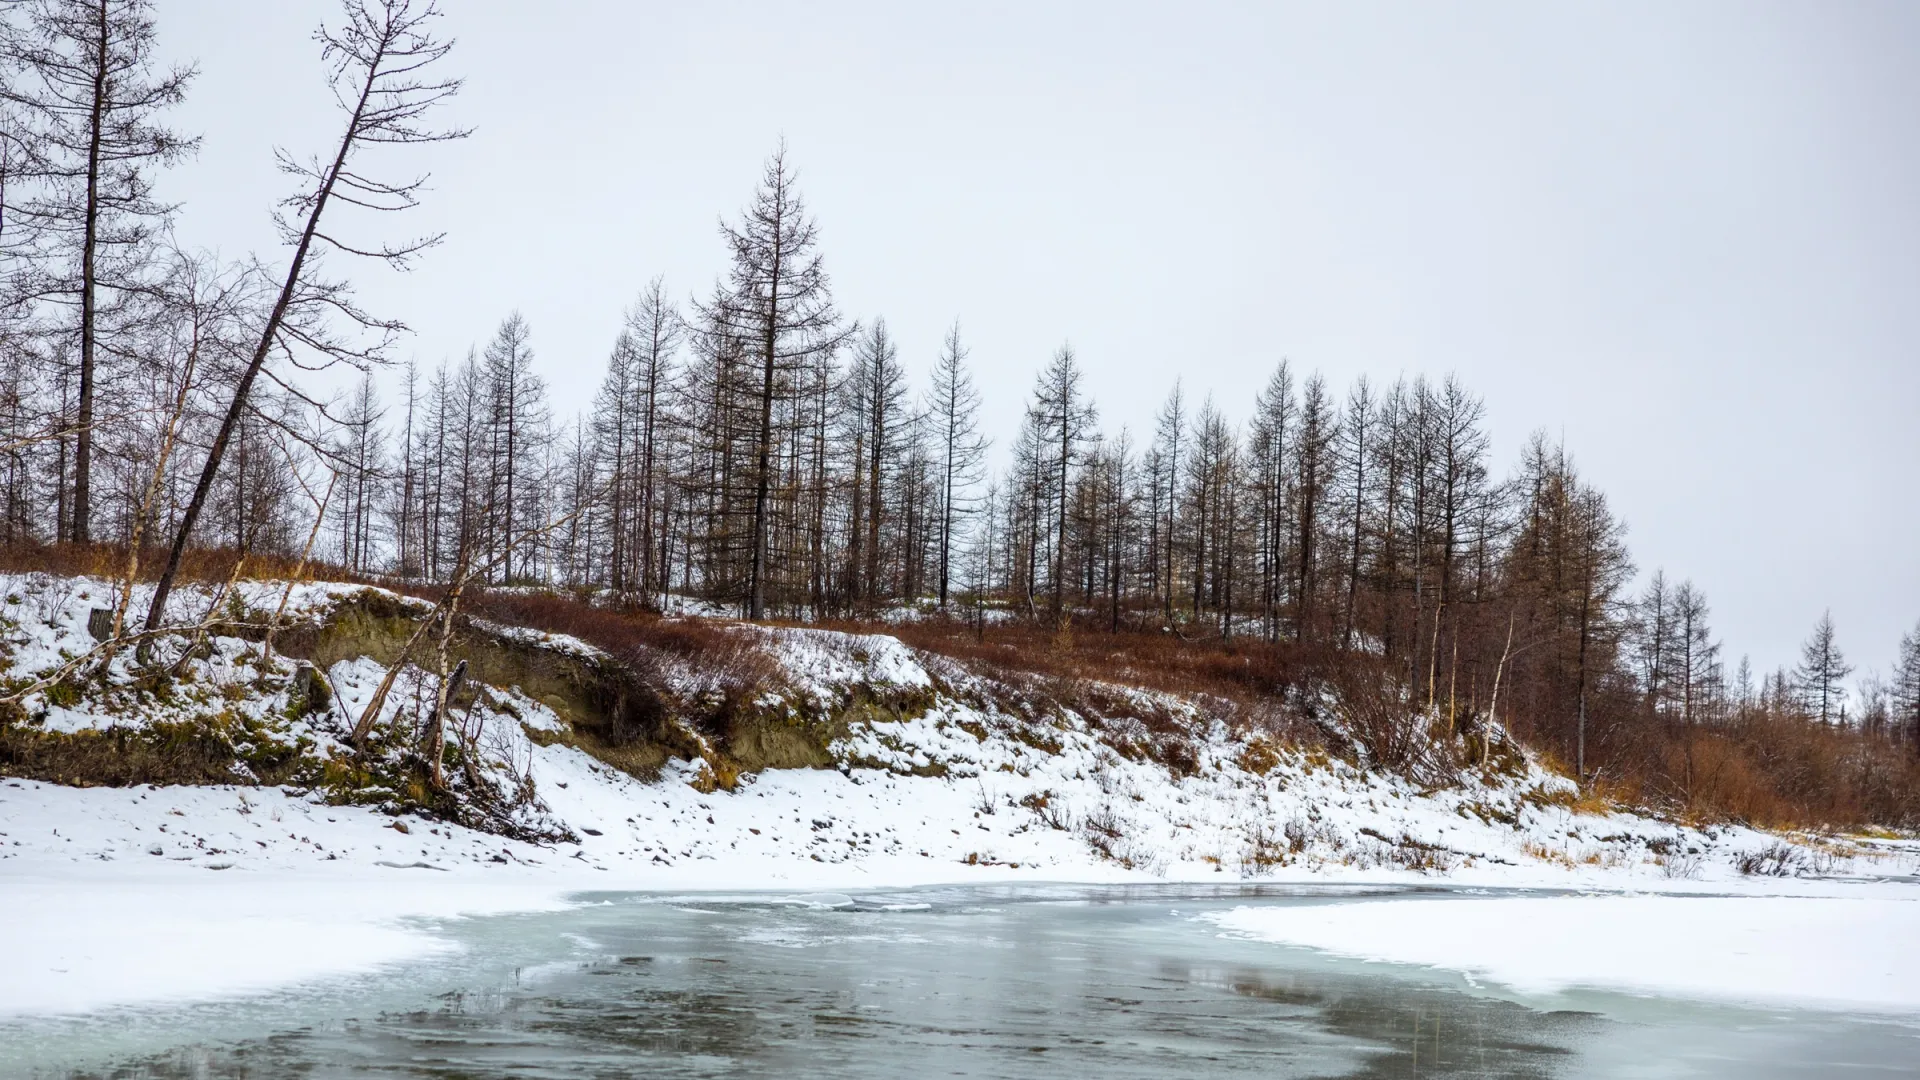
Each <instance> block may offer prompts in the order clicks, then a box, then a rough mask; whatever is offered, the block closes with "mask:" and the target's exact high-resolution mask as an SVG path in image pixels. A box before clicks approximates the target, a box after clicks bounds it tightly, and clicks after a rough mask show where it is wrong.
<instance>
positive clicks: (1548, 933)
mask: <svg viewBox="0 0 1920 1080" xmlns="http://www.w3.org/2000/svg"><path fill="white" fill-rule="evenodd" d="M1204 918H1206V919H1207V920H1208V921H1211V922H1214V923H1216V924H1218V925H1219V926H1220V927H1221V928H1222V930H1224V931H1225V932H1226V933H1228V934H1232V935H1235V936H1240V937H1245V938H1249V939H1252V940H1256V941H1263V942H1272V943H1275V944H1282V945H1294V946H1304V947H1307V948H1313V949H1318V950H1321V951H1323V952H1329V953H1334V954H1337V955H1341V956H1349V957H1356V958H1359V959H1363V960H1371V961H1383V962H1391V963H1402V964H1413V965H1419V966H1423V967H1433V968H1441V969H1444V970H1449V971H1457V972H1460V973H1461V974H1463V975H1465V976H1467V977H1468V979H1469V980H1485V981H1488V982H1493V983H1498V984H1500V985H1502V986H1505V987H1508V988H1511V989H1513V990H1515V991H1519V992H1521V993H1523V994H1530V995H1543V994H1544V995H1555V994H1561V993H1564V992H1566V991H1569V990H1574V989H1597V990H1611V991H1625V992H1628V993H1634V994H1651V995H1659V996H1663V997H1688V998H1702V999H1707V1000H1713V1001H1724V1002H1730V1003H1737V1004H1749V1005H1763V1006H1781V1005H1793V1006H1802V1007H1814V1008H1821V1009H1835V1010H1845V1011H1866V1012H1884V1013H1892V1014H1913V1015H1920V896H1915V895H1913V890H1912V889H1907V890H1904V891H1902V892H1896V893H1887V892H1881V891H1877V890H1870V889H1866V890H1862V891H1861V892H1860V893H1859V894H1856V895H1851V896H1841V895H1829V896H1824V897H1812V896H1670V895H1576V896H1551V897H1542V896H1507V897H1485V896H1448V897H1445V898H1433V899H1391V900H1360V901H1354V902H1351V903H1343V904H1327V905H1318V906H1313V907H1288V908H1270V907H1269V908H1262V907H1239V908H1235V909H1233V910H1232V911H1227V912H1220V913H1217V914H1212V915H1208V916H1204Z"/></svg>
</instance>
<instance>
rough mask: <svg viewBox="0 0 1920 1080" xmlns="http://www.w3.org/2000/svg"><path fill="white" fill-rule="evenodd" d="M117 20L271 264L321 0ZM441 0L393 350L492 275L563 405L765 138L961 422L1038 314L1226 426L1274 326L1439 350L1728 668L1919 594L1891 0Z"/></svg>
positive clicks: (1402, 351) (1135, 378) (839, 254)
mask: <svg viewBox="0 0 1920 1080" xmlns="http://www.w3.org/2000/svg"><path fill="white" fill-rule="evenodd" d="M157 7H158V14H159V23H160V30H161V34H162V38H163V46H164V48H165V50H166V51H167V52H168V53H169V54H170V55H174V56H179V57H182V58H190V59H196V60H197V61H198V62H199V64H200V66H201V75H200V78H199V80H198V81H197V82H196V84H195V86H194V89H193V92H192V97H191V101H190V104H189V105H188V106H187V107H186V108H184V109H183V110H181V113H180V115H179V117H178V119H179V121H180V124H181V126H182V127H184V128H186V129H188V130H190V131H195V132H199V133H201V134H202V135H203V136H204V138H205V143H204V145H203V148H202V151H201V153H200V155H199V156H198V158H197V159H196V160H195V161H193V162H192V163H190V164H188V165H185V166H183V167H181V168H179V169H177V170H175V172H174V174H173V175H172V176H171V177H170V178H169V180H168V187H169V189H170V190H171V192H172V193H173V194H174V195H175V196H176V197H178V198H180V199H182V200H184V202H185V207H184V210H183V214H182V218H181V223H180V233H181V236H182V238H183V239H184V240H185V241H187V242H189V243H191V244H195V245H204V246H208V247H213V248H217V249H219V250H220V251H222V252H223V253H225V254H228V255H233V256H239V255H244V254H246V253H248V252H251V251H258V252H260V253H262V254H263V255H265V256H266V257H267V258H269V259H270V260H271V261H273V262H275V263H276V264H280V263H281V260H282V258H283V256H282V255H281V253H280V252H278V251H276V250H273V248H272V245H273V238H272V234H271V232H270V229H269V225H268V216H267V215H268V210H269V209H270V207H271V205H272V203H273V201H274V200H275V199H276V198H278V197H279V196H280V195H282V194H284V193H285V191H286V187H285V182H284V178H282V177H280V176H279V175H277V174H276V173H275V172H274V170H273V159H272V148H273V147H274V145H276V144H279V145H284V146H287V147H289V148H292V149H295V150H298V151H300V152H303V153H304V152H318V151H321V150H324V149H327V148H328V147H329V146H330V141H331V140H332V139H334V138H335V137H336V134H335V122H334V120H333V118H332V116H331V115H330V114H329V112H328V111H327V110H328V107H329V105H330V99H329V98H328V97H327V95H326V92H325V89H324V85H323V82H322V73H321V70H320V66H319V62H318V57H317V53H316V50H315V49H314V47H313V45H312V43H311V41H310V40H309V37H308V35H309V33H310V31H311V29H312V28H313V26H314V25H315V24H317V23H318V22H319V21H320V20H321V19H322V18H323V17H333V16H334V14H335V12H336V10H337V7H336V5H335V4H333V3H329V2H324V0H274V2H272V3H261V2H258V0H198V2H190V0H159V2H158V4H157ZM447 7H448V9H449V14H448V17H447V18H446V19H445V20H444V24H445V28H446V29H447V30H448V31H449V32H450V33H451V34H453V35H454V36H456V37H457V38H458V39H459V45H458V47H457V49H456V51H455V53H454V55H453V57H452V63H453V65H454V67H456V68H457V69H458V71H459V72H460V73H462V74H464V75H465V76H466V78H467V80H468V82H467V88H466V90H465V92H464V93H463V94H462V96H461V98H460V100H459V104H458V106H457V108H456V109H454V110H452V114H454V118H455V119H457V122H459V123H462V124H468V125H471V126H473V127H474V128H475V133H474V135H473V137H472V138H471V139H469V140H467V141H465V142H464V143H460V144H456V145H453V146H447V147H439V148H434V149H431V150H428V151H426V152H423V153H418V154H414V155H411V160H412V162H413V167H418V168H429V169H431V170H432V172H433V173H434V177H435V182H434V183H435V190H434V191H433V192H432V193H431V194H430V195H429V196H428V206H427V208H426V211H425V212H424V213H422V214H421V215H420V216H419V217H418V219H417V220H416V222H415V223H414V226H415V228H417V229H445V230H447V232H448V234H449V235H448V240H447V243H446V245H445V246H444V247H443V248H441V249H439V250H438V251H436V252H434V253H432V254H431V255H430V256H428V257H427V258H426V260H425V261H424V262H423V263H422V264H421V266H420V268H419V269H418V270H417V271H416V272H415V273H413V274H411V275H409V276H406V277H404V278H395V277H391V276H385V275H379V274H367V275H364V276H363V277H362V278H361V281H362V291H363V296H364V298H365V299H366V301H367V302H368V303H369V304H370V305H371V306H372V307H374V308H375V309H376V310H377V311H379V312H381V313H382V314H387V315H393V316H397V317H400V318H403V319H404V320H406V321H407V322H408V323H409V324H410V325H411V326H412V327H413V328H414V329H415V331H416V334H415V336H414V337H413V339H412V340H411V341H410V342H409V343H408V345H407V350H406V351H407V352H410V353H411V354H413V355H416V356H418V358H419V359H420V361H421V362H422V363H423V364H424V365H431V364H433V363H437V362H438V361H440V360H441V359H442V358H445V357H458V356H460V355H462V354H464V353H465V351H466V349H467V348H468V346H469V345H471V344H474V343H476V342H483V341H484V340H485V338H486V337H487V336H488V335H489V334H490V333H491V332H492V330H493V328H494V327H495V325H496V324H497V323H498V322H499V320H500V319H501V317H502V316H504V315H505V314H506V313H507V312H509V311H511V310H513V309H516V308H517V309H518V310H520V311H521V312H522V313H524V314H525V315H526V317H527V318H528V320H529V321H530V322H531V324H532V328H533V340H534V347H535V350H536V353H537V356H538V359H537V362H536V363H537V366H538V367H539V368H540V370H541V371H542V372H543V374H544V375H545V377H546V379H547V380H548V382H549V384H550V385H551V387H552V391H553V397H554V402H555V407H556V411H557V412H558V413H560V414H561V415H570V414H571V413H573V412H574V411H576V410H578V409H579V408H581V407H583V406H584V405H585V404H586V403H587V402H588V401H589V400H590V397H591V395H592V393H593V390H594V388H595V387H596V385H597V384H598V381H599V378H600V374H601V370H602V367H603V364H604V361H605V357H606V353H607V350H608V347H609V346H610V345H611V343H612V341H613V338H614V335H615V333H616V332H617V329H618V326H619V321H620V315H621V310H622V308H623V307H624V306H625V305H626V304H628V303H629V302H630V301H631V299H632V298H633V296H634V294H635V293H636V292H637V291H638V290H639V289H640V288H641V286H642V285H643V284H644V283H645V282H646V281H647V280H648V279H649V278H651V277H652V276H654V275H656V274H662V275H665V276H666V278H667V281H668V284H669V287H670V288H671V289H672V290H674V291H675V292H676V293H678V294H679V295H682V296H686V295H689V294H692V293H695V292H703V291H705V290H706V289H707V288H709V287H710V286H711V284H712V283H713V281H714V279H715V277H716V275H718V274H719V273H720V272H721V271H722V270H723V261H722V260H723V250H722V248H721V245H720V241H719V238H718V236H717V222H718V219H719V218H720V217H721V216H723V215H731V214H734V213H735V212H737V211H738V209H739V208H740V207H741V206H742V205H744V203H745V202H746V200H747V199H748V197H749V196H750V195H751V193H752V189H753V185H754V183H755V181H756V179H757V178H758V175H759V169H760V164H761V162H762V160H763V159H764V158H765V157H766V155H767V154H768V153H769V152H770V151H771V150H772V149H773V148H774V147H775V145H776V144H777V142H778V140H779V139H780V138H781V137H782V136H784V137H785V138H786V140H787V142H788V145H789V148H790V153H791V157H792V160H793V162H794V163H796V164H797V166H798V168H799V171H800V179H801V188H802V191H803V193H804V195H805V196H806V198H807V199H808V200H809V202H810V204H811V207H812V209H813V211H814V213H815V214H816V216H817V217H818V219H819V222H820V227H821V235H822V237H823V239H824V250H825V253H826V258H827V266H828V269H829V271H830V272H831V273H832V275H833V279H834V285H835V291H836V295H837V296H838V299H839V301H840V304H841V306H842V308H843V309H844V310H845V311H846V312H847V313H848V314H849V315H851V316H854V317H858V318H861V319H863V320H865V319H871V318H873V317H875V316H885V318H886V319H887V321H888V324H889V325H890V326H891V327H892V329H893V330H894V331H895V334H896V336H897V337H898V339H899V341H900V343H901V349H902V359H903V360H904V361H905V362H906V363H907V364H908V366H909V368H910V369H911V370H913V371H914V372H915V374H916V377H919V378H924V374H925V371H926V370H927V369H928V368H929V367H930V365H931V363H932V361H933V358H934V355H935V352H936V349H937V348H938V344H939V340H940V337H941V334H942V332H943V331H944V330H945V328H946V327H947V325H948V324H949V323H951V322H952V321H953V320H955V319H958V320H959V321H960V323H961V326H962V330H963V334H964V336H965V339H966V341H967V342H968V344H969V345H970V347H971V348H972V361H973V365H974V368H975V371H976V373H977V375H978V378H979V381H980V383H981V386H982V389H983V391H984V393H985V396H986V403H987V411H988V414H989V415H988V426H989V428H990V430H991V431H992V433H993V434H994V435H995V436H996V437H997V438H998V440H999V441H1000V442H1001V443H1002V444H1003V445H1004V443H1005V441H1006V437H1007V436H1008V435H1009V434H1010V432H1011V431H1012V429H1013V427H1014V425H1015V424H1016V422H1017V418H1018V415H1019V409H1020V405H1021V403H1022V400H1023V399H1024V397H1025V395H1026V393H1027V391H1028V390H1029V389H1030V387H1031V384H1032V380H1033V375H1034V373H1035V371H1036V370H1037V369H1038V367H1039V366H1040V365H1041V364H1042V363H1043V362H1044V361H1045V360H1046V359H1047V357H1048V356H1049V355H1050V354H1051V352H1052V351H1053V350H1054V349H1055V348H1056V347H1058V346H1059V345H1060V344H1061V343H1062V342H1065V341H1070V342H1071V343H1072V344H1073V346H1074V348H1075V350H1076V352H1077V353H1078V355H1079V357H1080V359H1081V362H1082V364H1083V366H1084V367H1085V368H1086V369H1087V372H1088V375H1089V384H1090V387H1091V390H1092V393H1093V395H1094V397H1095V399H1096V401H1097V403H1098V405H1099V407H1100V411H1101V417H1102V420H1103V423H1104V424H1105V425H1106V426H1107V427H1108V428H1109V429H1114V428H1117V427H1118V426H1119V425H1121V424H1125V425H1127V426H1129V427H1131V428H1132V429H1133V430H1134V431H1135V433H1136V434H1138V433H1141V432H1143V431H1145V430H1148V429H1149V428H1150V424H1151V419H1152V414H1153V412H1154V409H1155V408H1156V407H1157V405H1158V404H1159V402H1160V400H1161V399H1162V398H1163V397H1164V396H1165V394H1166V393H1167V391H1168V389H1169V388H1170V387H1171V385H1172V383H1173V381H1174V379H1175V378H1176V377H1179V378H1181V379H1183V380H1184V381H1185V384H1186V386H1187V388H1188V390H1189V392H1190V393H1193V394H1196V395H1204V394H1207V393H1211V394H1212V395H1213V396H1214V398H1215V400H1216V402H1217V403H1218V404H1219V405H1220V406H1221V407H1222V408H1223V409H1224V410H1225V411H1226V412H1227V413H1228V414H1229V415H1230V416H1233V417H1234V418H1236V419H1242V418H1244V417H1245V415H1246V412H1247V409H1248V406H1249V403H1250V401H1251V399H1252V397H1253V394H1254V392H1255V390H1256V389H1257V388H1258V387H1259V386H1260V385H1261V384H1262V382H1264V380H1265V379H1266V377H1267V375H1268V373H1269V372H1270V371H1271V369H1272V367H1273V365H1274V364H1275V363H1276V362H1277V361H1279V360H1280V359H1281V358H1283V357H1285V358H1288V359H1291V360H1292V361H1293V362H1294V364H1295V365H1296V367H1298V368H1302V369H1306V370H1315V369H1317V370H1319V371H1322V372H1324V373H1325V375H1326V376H1327V378H1328V380H1329V382H1330V383H1331V384H1332V385H1333V386H1334V387H1335V388H1337V389H1342V390H1344V388H1345V387H1346V385H1347V384H1348V383H1349V382H1350V381H1351V380H1352V379H1353V378H1354V377H1355V376H1358V375H1361V374H1366V375H1368V376H1370V377H1372V378H1373V379H1375V380H1376V381H1379V382H1387V381H1391V380H1392V379H1393V378H1395V377H1396V376H1398V375H1401V374H1407V375H1412V374H1416V373H1426V374H1428V375H1430V376H1435V377H1438V376H1441V375H1444V374H1446V373H1448V372H1455V373H1458V374H1459V375H1460V376H1461V377H1462V378H1463V379H1464V380H1465V381H1466V382H1467V383H1468V384H1469V385H1470V386H1471V387H1472V388H1473V389H1474V390H1476V391H1478V392H1479V393H1481V394H1482V395H1484V396H1485V398H1486V400H1487V405H1488V416H1489V420H1490V426H1491V429H1492V433H1493V436H1494V447H1495V452H1496V455H1497V463H1498V468H1499V469H1500V470H1501V471H1502V472H1504V471H1505V470H1506V469H1507V468H1509V467H1510V466H1511V464H1512V463H1513V462H1514V461H1515V459H1516V457H1517V452H1518V450H1519V447H1520V444H1521V443H1522V441H1523V440H1524V439H1525V438H1526V437H1527V435H1528V433H1529V432H1530V431H1532V430H1534V429H1536V428H1539V429H1545V430H1547V431H1548V432H1550V433H1551V434H1552V435H1553V436H1555V437H1556V438H1564V440H1565V443H1566V445H1567V447H1568V449H1569V450H1570V451H1571V453H1572V454H1573V455H1574V456H1575V458H1576V460H1577V462H1578V463H1579V465H1580V467H1581V468H1582V470H1583V471H1584V473H1585V474H1586V476H1587V477H1588V478H1589V479H1590V480H1591V481H1593V482H1594V483H1596V484H1598V485H1599V486H1600V487H1601V488H1602V489H1604V490H1605V491H1606V492H1607V493H1608V495H1609V496H1610V498H1611V499H1612V500H1613V504H1614V507H1615V508H1616V510H1617V511H1618V512H1619V513H1620V514H1621V515H1622V516H1623V517H1624V518H1625V519H1626V521H1627V522H1628V525H1629V528H1630V533H1629V542H1630V544H1631V546H1632V549H1633V552H1634V555H1635V558H1636V561H1637V563H1638V564H1639V565H1640V566H1641V567H1642V568H1643V570H1651V569H1653V568H1655V567H1665V568H1666V570H1667V571H1668V573H1669V574H1670V575H1673V576H1675V577H1676V578H1678V577H1691V578H1692V579H1693V580H1694V581H1695V583H1696V584H1698V585H1700V586H1701V587H1702V588H1703V589H1704V590H1705V591H1706V593H1707V596H1708V598H1709V600H1710V602H1711V603H1712V605H1713V608H1714V624H1715V627H1716V629H1717V630H1718V632H1719V633H1720V634H1721V636H1722V637H1723V638H1724V639H1725V640H1726V643H1727V651H1728V659H1729V662H1730V663H1731V662H1737V660H1738V657H1739V656H1740V655H1741V654H1742V653H1751V654H1752V656H1753V659H1754V661H1755V664H1756V666H1758V667H1761V668H1768V667H1771V666H1772V665H1774V664H1778V663H1790V662H1792V660H1793V659H1794V658H1795V656H1796V655H1797V649H1798V643H1799V642H1800V641H1801V639H1803V638H1804V637H1805V635H1806V633H1807V631H1808V630H1809V629H1810V628H1811V627H1812V625H1813V623H1814V621H1815V620H1817V619H1818V618H1819V616H1820V613H1821V611H1822V610H1823V609H1826V608H1828V607H1831V609H1832V611H1833V614H1834V618H1835V620H1836V622H1837V624H1838V626H1839V630H1840V639H1841V645H1842V647H1843V649H1845V650H1846V651H1847V652H1848V654H1849V656H1850V657H1851V658H1852V659H1854V660H1855V661H1856V662H1858V663H1859V664H1860V665H1861V666H1862V667H1863V668H1866V667H1874V668H1878V669H1880V670H1881V671H1883V672H1884V671H1885V670H1886V669H1887V668H1888V667H1889V666H1890V665H1891V662H1892V657H1893V653H1894V648H1895V645H1896V642H1897V641H1898V638H1899V635H1900V634H1901V633H1903V632H1904V631H1906V630H1909V629H1911V628H1913V626H1914V625H1915V620H1916V619H1917V618H1920V479H1917V476H1920V422H1917V417H1916V411H1917V409H1920V4H1914V3H1908V2H1900V0H1889V2H1883V3H1843V2H1833V3H1812V2H1806V3H1784V4H1783V3H1766V2H1760V0H1741V2H1737V3H1708V2H1690V3H1687V4H1677V5H1676V4H1631V3H1628V4H1594V5H1589V6H1581V5H1577V4H1570V3H1561V4H1551V5H1545V4H1536V3H1510V4H1509V3H1473V4H1464V3H1463V4H1449V5H1434V4H1416V3H1407V4H1358V3H1340V4H1332V3H1328V4H1323V5H1315V6H1305V5H1283V4H1273V3H1260V4H1254V3H1248V4H1242V5H1220V6H1207V5H1202V4H1192V3H1189V4H1182V5H1170V4H1169V5H1156V6H1152V7H1148V6H1139V7H1132V6H1126V5H1119V4H1092V3H1088V4H1083V5H1058V6H1046V5H1039V4H1030V3H1019V4H1006V5H1001V6H994V5H957V4H956V5H942V6H941V10H939V11H935V10H934V6H933V5H910V4H900V3H897V2H896V3H875V4H871V5H846V4H804V5H790V4H779V5H776V4H765V5H758V4H724V3H708V2H702V3H678V4H665V3H659V4H655V3H622V2H609V3H585V2H578V3H525V2H509V0H500V2H491V0H470V2H462V0H452V2H449V3H448V4H447Z"/></svg>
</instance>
